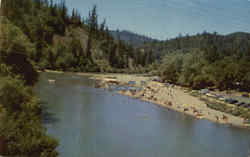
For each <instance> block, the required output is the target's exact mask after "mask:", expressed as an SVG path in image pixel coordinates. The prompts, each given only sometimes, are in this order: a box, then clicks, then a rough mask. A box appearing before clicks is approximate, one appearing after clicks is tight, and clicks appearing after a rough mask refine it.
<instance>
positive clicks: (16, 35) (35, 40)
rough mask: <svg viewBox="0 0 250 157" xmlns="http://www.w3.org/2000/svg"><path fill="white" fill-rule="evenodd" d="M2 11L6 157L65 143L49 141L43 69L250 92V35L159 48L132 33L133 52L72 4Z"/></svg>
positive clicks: (24, 2)
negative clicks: (40, 88)
mask: <svg viewBox="0 0 250 157" xmlns="http://www.w3.org/2000/svg"><path fill="white" fill-rule="evenodd" d="M0 11H1V12H0V13H1V16H0V24H1V27H0V79H1V83H0V102H1V104H2V106H1V107H0V110H1V114H2V113H3V114H2V115H1V116H2V117H1V119H2V120H1V125H2V126H3V127H0V142H1V141H4V143H5V146H6V148H5V149H4V152H3V153H2V154H3V155H7V156H16V155H17V154H18V155H21V156H44V157H45V156H46V157H55V156H58V152H57V151H56V148H57V146H58V144H59V143H58V141H57V140H56V139H54V138H52V137H49V136H48V135H46V130H45V128H44V127H43V124H42V111H41V110H42V109H41V104H40V103H41V102H39V99H38V98H37V97H36V95H35V93H34V92H33V90H32V89H33V86H34V85H35V84H36V82H37V81H38V77H39V73H38V71H39V70H40V71H43V70H45V69H51V70H58V71H71V72H119V73H139V74H145V73H147V74H151V75H159V76H160V77H161V78H162V79H163V81H165V82H171V83H174V84H178V85H181V86H186V87H191V88H194V89H201V88H208V87H209V88H217V89H220V90H228V89H237V90H244V91H250V34H248V33H233V34H229V35H219V34H217V33H216V32H215V33H207V32H203V33H202V34H197V35H192V36H190V35H186V36H182V35H179V36H178V37H177V38H175V39H169V40H165V41H158V40H151V39H150V38H147V37H138V38H137V37H136V35H133V36H134V37H132V38H130V37H129V34H130V33H126V32H125V35H126V39H129V40H130V41H131V42H135V44H134V45H133V43H128V42H126V41H123V40H124V39H123V40H122V39H121V37H120V34H119V32H118V33H117V32H116V34H115V37H114V34H113V35H112V32H111V31H110V30H109V28H108V27H107V24H106V21H105V20H104V21H101V22H99V20H98V7H97V6H93V8H92V10H90V11H89V16H88V17H82V16H81V15H80V13H79V11H77V10H76V9H73V10H72V12H69V11H68V8H67V7H66V4H65V1H60V2H59V3H56V2H54V1H53V0H50V1H48V0H2V4H1V10H0ZM123 33H124V32H123ZM133 38H135V40H134V39H133ZM126 39H125V40H126ZM136 40H141V41H139V42H136ZM136 43H139V45H136ZM27 139H29V140H27Z"/></svg>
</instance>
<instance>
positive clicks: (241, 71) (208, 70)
mask: <svg viewBox="0 0 250 157" xmlns="http://www.w3.org/2000/svg"><path fill="white" fill-rule="evenodd" d="M140 49H144V50H145V51H149V50H150V51H153V52H154V57H155V58H154V60H159V59H160V62H159V61H158V62H157V64H158V65H159V66H158V67H156V69H154V70H157V71H158V74H159V75H160V76H161V77H162V78H163V79H164V80H166V81H169V82H172V83H176V84H179V85H183V86H188V87H193V88H196V89H200V88H204V87H216V88H219V89H222V90H225V89H241V90H248V91H249V90H250V68H249V67H250V35H249V34H247V33H234V34H231V35H227V36H222V35H217V34H216V33H214V34H209V33H203V34H201V35H195V36H185V37H181V36H180V37H178V38H176V39H172V40H167V41H165V42H153V43H148V44H145V45H144V46H143V47H141V48H140Z"/></svg>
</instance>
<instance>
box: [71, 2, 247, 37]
mask: <svg viewBox="0 0 250 157" xmlns="http://www.w3.org/2000/svg"><path fill="white" fill-rule="evenodd" d="M66 4H67V6H68V7H69V8H70V9H72V8H76V9H78V11H79V12H80V13H81V14H82V15H83V16H85V17H86V16H87V15H88V11H89V10H90V9H91V8H92V6H93V5H94V4H96V5H97V7H98V13H99V18H100V20H102V19H103V18H106V20H107V24H108V26H109V27H110V29H112V30H116V29H119V30H130V31H133V32H136V33H139V34H144V35H147V36H151V37H153V38H157V39H167V38H173V37H176V36H178V34H179V33H182V34H183V35H185V34H187V33H188V34H190V35H191V34H196V33H198V32H203V31H204V30H206V31H208V32H214V31H217V32H219V33H221V34H228V33H232V32H236V31H242V32H250V0H66Z"/></svg>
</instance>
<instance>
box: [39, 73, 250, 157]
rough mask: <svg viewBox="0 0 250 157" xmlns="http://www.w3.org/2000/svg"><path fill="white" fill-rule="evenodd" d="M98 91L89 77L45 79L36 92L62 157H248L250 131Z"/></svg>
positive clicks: (50, 132) (52, 76)
mask: <svg viewBox="0 0 250 157" xmlns="http://www.w3.org/2000/svg"><path fill="white" fill-rule="evenodd" d="M48 79H56V83H55V84H49V83H48ZM92 87H93V82H92V81H90V80H88V78H87V77H83V76H77V75H74V74H51V73H50V74H49V73H42V74H41V76H40V81H39V83H38V85H37V88H36V91H37V93H38V95H39V96H40V98H41V100H42V102H43V107H44V108H45V110H47V113H46V114H45V115H46V121H45V124H46V127H47V128H48V133H49V134H50V135H52V136H54V137H56V138H57V139H59V140H60V147H59V148H58V150H59V152H60V154H61V155H60V156H61V157H247V156H248V148H249V144H250V141H249V140H250V131H247V130H244V129H238V128H232V127H227V126H222V125H218V124H215V123H212V122H209V121H206V120H196V119H194V118H192V117H189V116H185V115H183V114H181V113H176V112H174V111H168V110H167V109H165V108H161V107H158V106H156V105H153V104H151V103H147V102H142V101H139V100H135V99H132V98H129V97H125V96H120V95H118V94H115V93H112V92H109V91H105V90H103V89H95V88H92Z"/></svg>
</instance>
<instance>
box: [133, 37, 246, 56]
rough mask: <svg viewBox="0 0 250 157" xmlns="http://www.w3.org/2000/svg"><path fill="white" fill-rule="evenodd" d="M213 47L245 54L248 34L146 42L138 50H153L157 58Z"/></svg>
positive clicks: (222, 51)
mask: <svg viewBox="0 0 250 157" xmlns="http://www.w3.org/2000/svg"><path fill="white" fill-rule="evenodd" d="M212 46H213V47H214V48H216V49H217V51H220V52H221V53H224V54H226V53H236V52H237V53H246V52H247V51H248V50H249V49H250V33H244V32H235V33H232V34H228V35H220V34H217V33H206V32H204V33H202V34H197V35H192V36H179V37H177V38H174V39H169V40H166V41H158V42H148V43H145V44H143V45H141V46H139V47H138V48H139V49H143V50H144V51H147V50H149V49H153V51H154V53H156V56H157V58H160V57H162V56H164V55H166V54H168V53H171V52H173V51H177V50H178V51H183V52H188V51H190V50H192V49H207V48H208V47H210V48H211V47H212Z"/></svg>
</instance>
